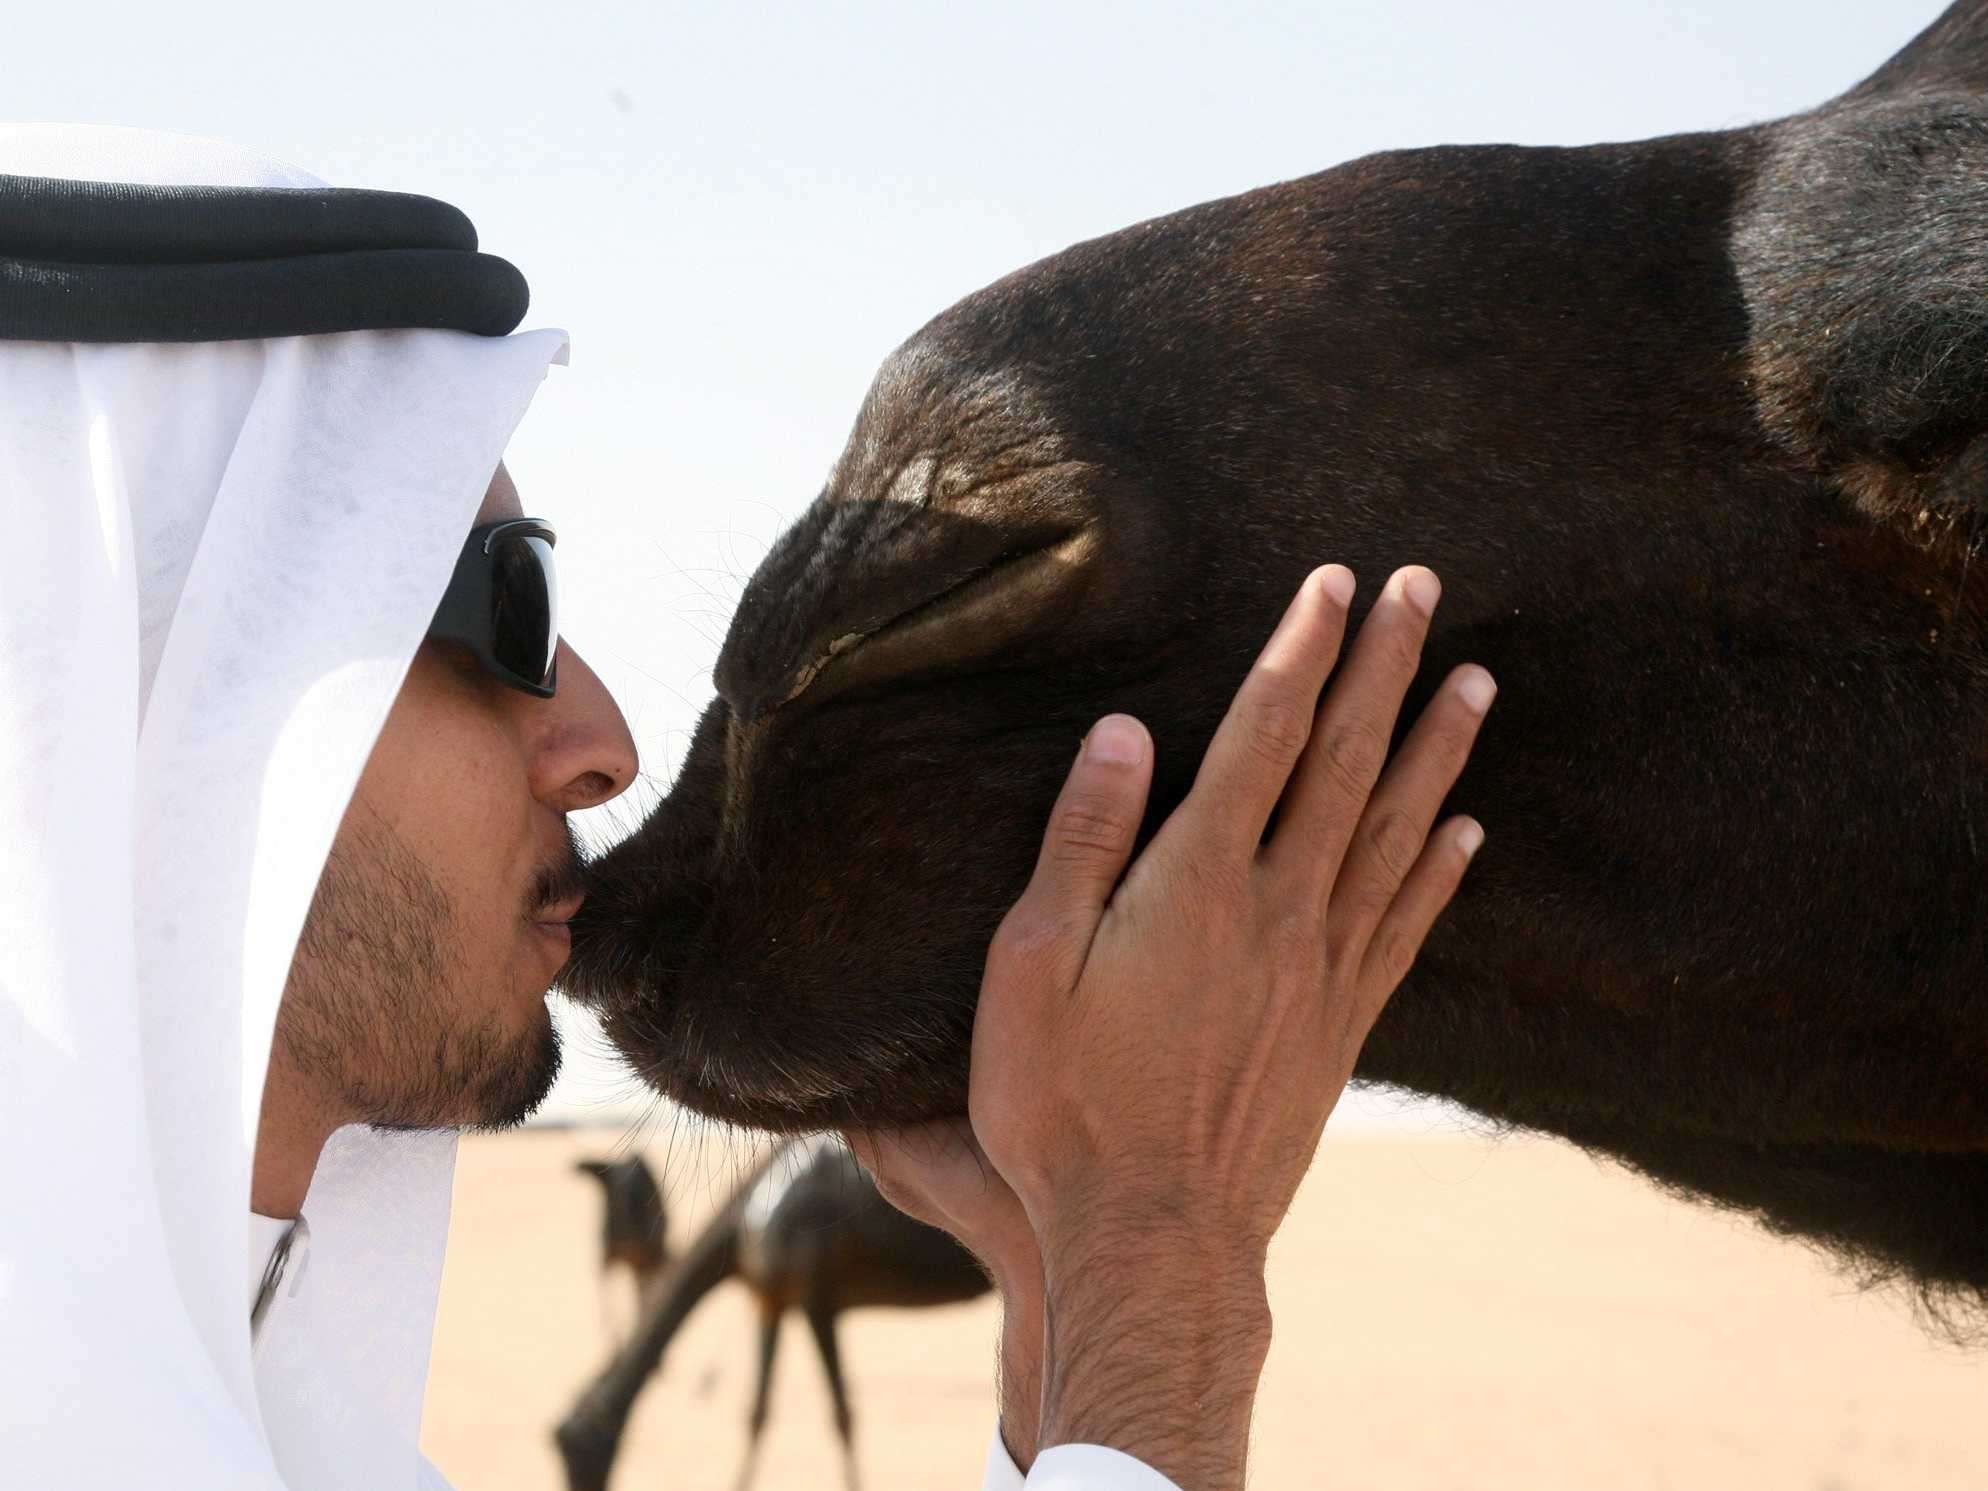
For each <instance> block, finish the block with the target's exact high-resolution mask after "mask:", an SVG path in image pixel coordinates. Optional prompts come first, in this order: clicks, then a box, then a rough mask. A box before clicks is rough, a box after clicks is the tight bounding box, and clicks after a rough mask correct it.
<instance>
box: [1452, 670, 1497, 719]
mask: <svg viewBox="0 0 1988 1491" xmlns="http://www.w3.org/2000/svg"><path fill="white" fill-rule="evenodd" d="M1456 696H1457V697H1458V698H1459V699H1461V700H1463V707H1464V708H1465V709H1467V710H1469V711H1470V712H1471V713H1472V714H1482V713H1484V711H1485V710H1487V709H1489V708H1490V707H1491V701H1492V700H1493V699H1495V698H1497V697H1498V684H1497V680H1495V679H1494V678H1492V676H1491V675H1490V674H1489V673H1486V672H1485V671H1484V670H1483V669H1482V668H1466V669H1464V672H1463V676H1462V677H1461V678H1459V679H1458V680H1457V681H1456Z"/></svg>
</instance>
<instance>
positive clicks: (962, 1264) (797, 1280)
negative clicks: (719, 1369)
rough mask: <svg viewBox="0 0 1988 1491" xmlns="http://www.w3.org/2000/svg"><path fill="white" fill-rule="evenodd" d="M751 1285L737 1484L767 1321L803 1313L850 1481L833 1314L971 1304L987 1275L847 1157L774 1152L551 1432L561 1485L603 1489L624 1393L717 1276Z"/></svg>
mask: <svg viewBox="0 0 1988 1491" xmlns="http://www.w3.org/2000/svg"><path fill="white" fill-rule="evenodd" d="M732 1278H736V1279H740V1280H742V1281H743V1282H744V1283H745V1285H746V1287H747V1288H748V1289H750V1290H751V1291H752V1295H753V1302H754V1304H755V1305H756V1306H757V1307H758V1314H759V1384H758V1387H757V1388H756V1389H755V1391H754V1393H753V1401H752V1414H751V1417H750V1419H749V1420H748V1423H747V1441H746V1454H745V1461H744V1463H743V1464H742V1465H741V1466H740V1467H739V1476H738V1488H739V1491H745V1488H746V1487H747V1486H749V1485H750V1484H751V1482H752V1477H753V1471H754V1469H755V1467H756V1465H757V1462H758V1456H759V1442H760V1435H761V1433H762V1432H763V1431H764V1430H765V1428H766V1405H767V1394H768V1391H769V1390H770V1389H771V1387H772V1385H773V1358H774V1352H775V1350H776V1348H777V1347H778V1345H779V1340H780V1321H781V1318H782V1317H783V1316H784V1315H785V1314H786V1313H787V1312H788V1311H789V1310H799V1311H800V1312H801V1313H802V1314H803V1315H804V1316H806V1317H807V1322H808V1328H809V1329H810V1330H811V1331H812V1332H813V1333H814V1339H815V1345H816V1347H817V1348H818V1349H819V1350H820V1352H821V1361H822V1366H823V1367H824V1368H825V1369H826V1371H827V1373H828V1390H829V1394H830V1396H831V1398H832V1399H833V1401H834V1405H835V1428H836V1432H837V1433H838V1434H839V1435H840V1436H841V1439H842V1454H843V1466H844V1474H845V1476H846V1478H847V1481H848V1484H849V1487H850V1491H855V1488H856V1485H857V1475H856V1453H855V1443H854V1438H853V1421H852V1419H851V1416H850V1412H849V1394H848V1388H847V1386H846V1384H845V1383H844V1382H843V1379H842V1356H841V1352H840V1350H839V1348H838V1347H837V1345H836V1337H835V1320H836V1316H838V1315H839V1314H841V1313H842V1312H843V1311H844V1310H852V1309H860V1308H863V1307H866V1306H873V1305H892V1306H897V1307H900V1308H905V1307H909V1308H919V1307H923V1306H927V1305H948V1304H954V1303H956V1302H958V1301H960V1300H969V1299H976V1298H978V1297H979V1296H980V1295H982V1294H985V1293H986V1292H987V1289H988V1283H987V1276H986V1275H985V1274H984V1273H982V1272H981V1271H980V1266H979V1265H978V1264H977V1263H975V1262H974V1261H973V1258H972V1256H971V1255H970V1254H969V1253H968V1252H967V1251H966V1250H965V1249H964V1248H962V1247H961V1246H960V1245H959V1244H958V1243H956V1242H954V1241H953V1240H952V1238H950V1237H948V1236H947V1235H946V1234H945V1233H943V1232H940V1231H938V1230H937V1229H935V1228H931V1227H927V1226H925V1225H924V1224H923V1223H922V1222H914V1221H912V1220H911V1218H909V1217H907V1216H905V1215H904V1214H903V1213H902V1212H900V1211H898V1210H897V1209H896V1208H895V1207H893V1206H891V1205H890V1204H889V1203H888V1202H886V1201H885V1200H884V1199H883V1197H882V1196H880V1195H878V1194H877V1188H876V1186H875V1185H874V1184H873V1183H872V1182H871V1180H870V1178H869V1176H867V1175H866V1174H864V1173H863V1169H862V1167H861V1166H859V1165H858V1164H857V1163H856V1160H855V1157H854V1156H853V1155H851V1154H850V1153H849V1151H848V1150H847V1149H845V1148H844V1147H843V1146H842V1145H841V1144H839V1143H837V1142H835V1141H833V1140H827V1139H813V1140H804V1141H801V1142H798V1143H794V1144H789V1145H785V1146H783V1147H782V1148H781V1149H780V1150H779V1151H777V1152H776V1153H775V1154H774V1155H773V1156H772V1158H771V1159H770V1160H768V1161H767V1162H766V1163H765V1164H764V1165H762V1166H761V1167H760V1168H759V1169H758V1170H756V1171H755V1172H754V1173H753V1174H751V1175H750V1176H748V1177H747V1178H746V1180H745V1182H744V1183H743V1184H742V1185H740V1187H739V1188H738V1190H737V1191H735V1192H734V1193H733V1194H732V1197H731V1199H730V1200H729V1201H727V1202H726V1203H725V1205H724V1206H723V1207H721V1208H720V1209H719V1211H718V1214H717V1216H715V1217H714V1218H712V1220H711V1221H710V1222H709V1223H708V1224H706V1226H705V1228H704V1230H703V1232H701V1233H700V1234H699V1235H698V1237H697V1240H696V1241H695V1242H693V1243H691V1244H690V1246H689V1247H688V1248H686V1249H685V1250H684V1252H683V1254H682V1256H681V1257H680V1258H678V1260H677V1262H676V1264H675V1266H674V1267H673V1268H672V1269H671V1270H670V1271H669V1272H668V1273H667V1274H665V1275H664V1277H663V1279H662V1281H661V1282H660V1284H659V1285H658V1287H657V1289H656V1292H655V1293H654V1294H653V1295H652V1296H651V1297H650V1299H649V1301H648V1303H647V1305H646V1306H645V1309H644V1316H643V1319H642V1320H641V1321H640V1323H639V1324H638V1325H637V1327H636V1331H635V1335H634V1337H633V1339H631V1340H630V1341H629V1343H628V1344H627V1346H625V1347H624V1348H623V1349H622V1351H621V1353H620V1354H619V1355H618V1356H617V1357H616V1359H615V1360H614V1361H613V1362H612V1363H611V1364H610V1365H609V1366H608V1368H607V1370H606V1371H605V1372H603V1373H602V1374H601V1375H600V1377H598V1378H597V1379H596V1380H595V1381H594V1382H593V1384H592V1385H591V1386H589V1387H588V1389H587V1390H586V1392H585V1393H583V1394H582V1395H581V1398H580V1401H579V1402H578V1403H577V1404H575V1405H574V1407H573V1411H572V1412H571V1413H569V1414H568V1415H567V1416H566V1419H565V1421H564V1422H563V1423H561V1424H560V1425H559V1427H558V1429H557V1430H556V1431H555V1434H554V1438H555V1439H556V1440H557V1442H558V1445H559V1453H560V1456H561V1458H562V1459H564V1461H565V1462H566V1479H567V1484H568V1486H569V1487H571V1491H606V1486H607V1480H608V1472H609V1470H610V1468H611V1467H612V1466H613V1463H614V1458H615V1454H616V1452H617V1451H618V1450H619V1448H620V1443H621V1432H622V1428H623V1426H624V1425H625V1424H626V1423H627V1419H628V1413H629V1410H630V1409H631V1408H632V1407H633V1406H634V1403H635V1399H636V1396H637V1394H639V1393H640V1392H641V1390H642V1388H643V1386H644V1385H645V1384H646V1383H647V1382H648V1380H649V1378H650V1376H651V1375H653V1374H654V1373H655V1372H656V1371H657V1369H658V1368H659V1367H660V1366H661V1363H662V1358H663V1352H664V1350H665V1349H666V1348H667V1347H668V1346H669V1343H670V1340H671V1338H672V1337H674V1336H675V1335H676V1333H677V1331H678V1330H679V1329H680V1328H681V1327H682V1325H683V1322H684V1320H685V1319H686V1318H687V1317H688V1316H689V1314H690V1312H691V1310H692V1309H693V1308H695V1307H696V1305H697V1303H698V1302H699V1301H700V1300H702V1299H703V1298H704V1296H705V1295H707V1294H709V1293H710V1292H711V1291H712V1290H713V1289H715V1288H716V1287H717V1286H718V1285H720V1284H722V1283H723V1282H724V1281H725V1280H727V1279H732Z"/></svg>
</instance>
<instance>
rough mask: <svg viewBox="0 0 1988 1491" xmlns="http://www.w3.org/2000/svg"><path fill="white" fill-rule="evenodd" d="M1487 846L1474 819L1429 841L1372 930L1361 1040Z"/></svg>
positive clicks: (1358, 989) (1361, 995)
mask: <svg viewBox="0 0 1988 1491" xmlns="http://www.w3.org/2000/svg"><path fill="white" fill-rule="evenodd" d="M1483 843H1484V830H1483V828H1482V827H1480V826H1479V825H1478V823H1477V820H1476V819H1474V818H1452V819H1450V820H1449V821H1448V822H1447V823H1445V824H1443V826H1442V827H1441V828H1439V829H1437V830H1436V832H1435V833H1433V834H1431V835H1430V836H1429V842H1428V844H1427V846H1426V847H1424V849H1423V850H1422V854H1421V857H1420V858H1419V859H1417V860H1416V861H1415V868H1414V869H1412V870H1410V871H1409V872H1408V877H1407V879H1405V880H1404V881H1403V882H1402V885H1401V892H1400V894H1399V895H1397V896H1396V897H1395V898H1394V901H1393V903H1392V904H1391V905H1390V906H1389V907H1388V909H1387V911H1386V913H1385V914H1384V915H1383V916H1382V917H1381V920H1380V925H1379V926H1378V927H1376V928H1375V929H1374V935H1373V938H1372V940H1371V941H1369V942H1368V944H1367V948H1366V954H1365V957H1364V960H1363V961H1362V963H1361V965H1360V974H1359V977H1358V978H1357V979H1356V980H1355V981H1354V986H1353V987H1354V997H1355V999H1356V1000H1357V1001H1358V1005H1359V1007H1358V1009H1357V1011H1356V1014H1355V1018H1356V1020H1357V1022H1358V1023H1357V1025H1356V1026H1355V1028H1356V1029H1357V1030H1358V1031H1359V1032H1360V1033H1361V1038H1362V1039H1365V1032H1366V1031H1368V1030H1370V1029H1371V1028H1372V1027H1373V1023H1374V1021H1375V1020H1376V1019H1378V1018H1379V1016H1380V1012H1381V1010H1382V1009H1383V1008H1384V1007H1385V1006H1386V1004H1387V1002H1388V999H1389V997H1390V996H1392V995H1393V993H1394V991H1395V990H1396V989H1397V988H1398V987H1399V986H1400V984H1401V981H1402V980H1403V979H1404V978H1406V977H1407V976H1408V970H1409V969H1410V968H1411V967H1413V966H1414V964H1415V959H1416V956H1417V955H1418V954H1419V953H1420V952H1421V951H1422V941H1423V939H1424V938H1426V937H1427V936H1428V935H1429V928H1430V927H1432V926H1433V925H1435V921H1436V918H1437V916H1438V915H1440V914H1441V912H1442V910H1443V908H1444V907H1445V906H1447V905H1449V903H1450V897H1451V896H1453V895H1455V894H1456V889H1457V886H1458V885H1460V884H1462V883H1463V876H1464V872H1465V871H1466V870H1468V869H1469V868H1470V862H1471V859H1472V857H1473V856H1475V855H1476V853H1477V851H1478V849H1479V848H1480V847H1481V846H1482V845H1483Z"/></svg>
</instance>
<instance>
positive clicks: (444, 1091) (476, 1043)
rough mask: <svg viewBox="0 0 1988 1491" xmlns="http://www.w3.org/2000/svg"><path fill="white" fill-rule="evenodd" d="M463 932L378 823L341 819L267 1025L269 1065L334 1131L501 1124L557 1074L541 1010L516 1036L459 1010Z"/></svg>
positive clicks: (463, 1006) (529, 1105)
mask: <svg viewBox="0 0 1988 1491" xmlns="http://www.w3.org/2000/svg"><path fill="white" fill-rule="evenodd" d="M469 966H470V965H469V960H468V958H467V956H466V950H465V946H464V938H463V936H462V931H461V928H460V926H459V924H458V922H457V919H456V917H455V915H454V912H453V909H452V908H451V905H450V902H449V898H448V896H447V894H446V893H445V892H444V890H443V889H442V886H441V885H440V883H439V882H438V881H437V880H436V878H435V877H434V875H433V874H432V873H430V871H429V869H428V867H427V866H426V865H425V864H423V863H422V861H421V859H420V857H419V856H418V855H417V854H415V853H414V851H413V850H412V849H410V848H409V847H408V846H407V844H406V843H405V842H404V841H403V840H402V839H401V838H400V836H399V835H398V834H396V833H395V832H394V830H393V828H392V826H391V825H389V824H387V823H385V822H384V821H382V820H380V819H378V818H375V819H373V820H372V821H371V822H369V823H358V822H356V821H355V820H354V819H348V820H347V822H346V825H345V827H344V829H343V830H341V832H340V834H339V837H338V842H337V843H336V844H335V845H334V846H333V848H332V852H331V855H330V856H329V858H328V859H327V860H326V862H325V868H324V874H323V876H322V878H321V879H320V880H319V881H318V888H317V893H316V895H315V896H314V897H313V898H312V900H311V908H310V911H309V913H308V915H307V916H306V917H305V919H304V929H303V933H302V935H301V936H300V937H299V939H298V943H297V953H296V957H295V958H294V959H293V960H292V962H291V966H290V978H289V982H288V983H287V985H286V986H285V988H284V992H283V1004H282V1008H281V1011H280V1013H279V1014H278V1017H277V1022H276V1038H275V1039H276V1046H277V1057H278V1059H279V1060H280V1061H281V1062H282V1063H283V1064H284V1065H286V1066H288V1067H289V1068H290V1070H291V1071H292V1072H293V1073H294V1074H295V1076H296V1077H297V1078H298V1079H300V1080H302V1081H304V1082H305V1083H308V1084H310V1085H311V1086H312V1087H314V1088H315V1089H316V1090H317V1095H318V1096H319V1098H320V1099H321V1100H322V1101H323V1102H325V1103H327V1104H328V1105H330V1106H331V1107H332V1108H333V1110H334V1111H335V1112H337V1113H338V1114H339V1115H340V1117H339V1121H340V1122H347V1123H353V1122H357V1123H368V1124H372V1125H374V1126H375V1127H379V1128H391V1129H426V1128H442V1127H469V1128H479V1129H495V1128H509V1127H512V1126H514V1125H516V1124H519V1123H522V1122H523V1121H524V1120H525V1119H526V1118H527V1117H529V1116H530V1115H531V1114H532V1112H533V1111H534V1110H536V1109H537V1107H538V1105H539V1104H540V1103H541V1102H543V1101H544V1100H545V1095H546V1093H547V1092H549V1091H550V1090H551V1088H552V1083H553V1080H554V1078H556V1077H557V1076H558V1074H559V1036H558V1032H557V1031H556V1030H555V1029H554V1028H553V1025H552V1021H551V1018H550V1015H549V1014H547V1015H545V1016H544V1017H543V1018H541V1019H540V1020H539V1021H537V1022H535V1023H534V1024H533V1025H532V1026H530V1027H529V1028H527V1029H525V1030H523V1031H515V1032H514V1031H509V1030H506V1029H505V1028H504V1026H503V1024H502V1022H501V1021H500V1020H499V1018H498V1017H497V1016H496V1015H494V1014H466V1013H464V1012H466V1011H476V1010H479V1009H481V1008H482V1007H483V1006H484V1005H487V1004H488V1002H489V1000H488V997H487V994H485V995H484V997H482V998H479V997H478V993H479V991H476V990H472V989H468V988H466V987H464V985H465V983H466V981H467V979H468V978H469V976H470V975H469V971H468V970H469Z"/></svg>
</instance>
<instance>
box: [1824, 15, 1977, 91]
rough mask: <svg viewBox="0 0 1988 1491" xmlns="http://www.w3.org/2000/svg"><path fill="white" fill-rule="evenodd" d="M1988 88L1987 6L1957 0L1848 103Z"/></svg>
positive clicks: (1868, 79) (1854, 89)
mask: <svg viewBox="0 0 1988 1491" xmlns="http://www.w3.org/2000/svg"><path fill="white" fill-rule="evenodd" d="M1984 89H1988V4H1984V3H1983V0H1955V3H1954V4H1953V5H1950V6H1948V7H1947V9H1946V11H1945V12H1944V13H1943V14H1942V15H1941V16H1940V18H1939V19H1938V20H1937V21H1935V22H1933V24H1932V25H1930V26H1928V27H1927V28H1926V29H1925V30H1924V31H1921V32H1920V33H1919V34H1918V35H1917V36H1915V37H1913V38H1912V40H1911V41H1910V42H1908V43H1907V44H1906V46H1905V49H1904V50H1903V51H1901V52H1900V53H1899V54H1898V55H1897V56H1896V57H1893V58H1892V59H1891V61H1889V62H1887V63H1886V64H1885V65H1884V66H1883V67H1881V68H1879V69H1878V70H1877V71H1876V72H1874V73H1872V74H1871V75H1870V76H1869V77H1868V78H1866V79H1865V80H1864V81H1863V82H1861V83H1859V84H1858V85H1857V86H1856V87H1855V88H1853V89H1851V90H1850V92H1848V93H1846V94H1845V95H1844V96H1843V98H1842V100H1841V101H1842V102H1843V103H1846V104H1847V103H1851V102H1854V101H1858V100H1869V99H1875V98H1896V97H1899V96H1900V95H1903V94H1907V93H1925V92H1934V91H1937V92H1951V91H1959V92H1964V93H1979V92H1981V91H1982V90H1984Z"/></svg>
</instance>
